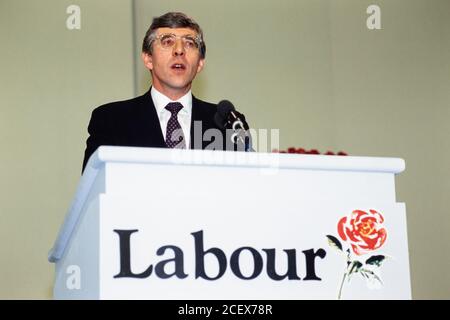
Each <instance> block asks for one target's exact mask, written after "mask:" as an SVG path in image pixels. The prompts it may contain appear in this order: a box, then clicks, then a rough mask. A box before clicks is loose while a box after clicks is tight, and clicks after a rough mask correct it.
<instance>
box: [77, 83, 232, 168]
mask: <svg viewBox="0 0 450 320" xmlns="http://www.w3.org/2000/svg"><path fill="white" fill-rule="evenodd" d="M216 109H217V105H215V104H212V103H208V102H204V101H201V100H199V99H197V98H195V97H194V96H193V97H192V117H191V140H190V144H191V149H194V148H195V147H197V148H198V146H195V145H194V121H201V122H202V136H203V133H204V132H205V131H206V130H208V129H211V128H216V129H217V126H216V125H215V123H214V115H215V113H216ZM88 132H89V138H88V139H87V141H86V151H85V153H84V160H83V171H84V168H85V166H86V163H87V161H88V160H89V158H90V156H91V155H92V154H93V153H94V152H95V150H97V148H98V147H99V146H102V145H108V146H129V147H154V148H167V146H166V143H165V141H164V136H163V134H162V130H161V126H160V123H159V118H158V115H157V113H156V109H155V106H154V104H153V100H152V97H151V94H150V90H149V91H147V93H145V94H144V95H142V96H140V97H137V98H134V99H130V100H125V101H118V102H112V103H108V104H105V105H102V106H100V107H98V108H96V109H95V110H94V111H93V112H92V116H91V121H90V122H89V127H88ZM222 132H223V131H222ZM197 139H199V138H198V137H197ZM201 140H202V146H201V148H202V149H205V148H206V147H207V146H208V145H209V144H210V143H211V141H203V139H201ZM225 145H226V143H225V142H224V143H223V146H224V148H223V149H225Z"/></svg>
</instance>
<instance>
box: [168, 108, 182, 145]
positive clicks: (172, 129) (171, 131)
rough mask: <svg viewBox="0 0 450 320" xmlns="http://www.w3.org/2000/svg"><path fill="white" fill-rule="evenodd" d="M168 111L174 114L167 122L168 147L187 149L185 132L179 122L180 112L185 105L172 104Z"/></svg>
mask: <svg viewBox="0 0 450 320" xmlns="http://www.w3.org/2000/svg"><path fill="white" fill-rule="evenodd" d="M166 109H167V110H169V111H170V113H171V114H172V115H171V116H170V119H169V122H167V130H166V145H167V147H169V148H177V149H186V142H185V140H184V134H183V130H182V129H181V125H180V123H179V122H178V112H179V111H180V110H181V109H183V105H182V104H181V103H179V102H171V103H169V104H168V105H167V106H166Z"/></svg>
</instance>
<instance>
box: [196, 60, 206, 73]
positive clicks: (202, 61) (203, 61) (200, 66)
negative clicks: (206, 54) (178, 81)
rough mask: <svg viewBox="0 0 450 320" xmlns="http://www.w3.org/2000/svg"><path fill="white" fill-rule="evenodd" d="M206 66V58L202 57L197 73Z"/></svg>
mask: <svg viewBox="0 0 450 320" xmlns="http://www.w3.org/2000/svg"><path fill="white" fill-rule="evenodd" d="M204 66H205V59H200V61H199V62H198V67H197V73H199V72H200V71H202V70H203V67H204Z"/></svg>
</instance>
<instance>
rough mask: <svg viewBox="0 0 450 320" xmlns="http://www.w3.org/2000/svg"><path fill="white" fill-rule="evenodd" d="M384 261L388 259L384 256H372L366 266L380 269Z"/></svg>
mask: <svg viewBox="0 0 450 320" xmlns="http://www.w3.org/2000/svg"><path fill="white" fill-rule="evenodd" d="M384 259H386V257H385V256H382V255H379V256H371V257H370V258H369V259H367V260H366V264H370V265H376V266H377V267H380V266H381V264H382V263H383V261H384Z"/></svg>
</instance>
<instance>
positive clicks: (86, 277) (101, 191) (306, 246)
mask: <svg viewBox="0 0 450 320" xmlns="http://www.w3.org/2000/svg"><path fill="white" fill-rule="evenodd" d="M404 168H405V163H404V161H403V160H402V159H397V158H373V157H370V158H369V157H349V156H344V157H343V156H322V155H299V154H278V153H271V154H268V153H244V152H229V151H206V150H175V149H156V148H134V147H133V148H132V147H108V146H102V147H100V148H98V150H97V151H96V152H95V153H94V154H93V155H92V157H91V159H90V160H89V162H88V164H87V166H86V169H85V172H84V174H83V176H82V177H81V179H80V182H79V185H78V187H77V191H76V194H75V197H74V199H73V202H72V204H71V206H70V208H69V210H68V212H67V214H66V217H65V220H64V223H63V224H62V226H61V229H60V231H59V234H58V236H57V239H56V241H55V243H54V246H53V248H52V249H51V250H50V253H49V257H48V259H49V261H50V262H52V263H54V264H55V282H54V298H55V299H156V300H162V299H183V300H184V299H189V300H193V299H194V300H196V299H208V300H211V299H212V300H215V299H224V300H228V299H233V300H236V299H251V300H255V299H257V300H259V299H271V300H272V299H274V300H277V299H288V300H290V299H410V298H411V286H410V272H409V257H408V242H407V225H406V210H405V204H404V203H398V202H396V197H395V175H396V174H399V173H401V172H402V171H403V170H404Z"/></svg>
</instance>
